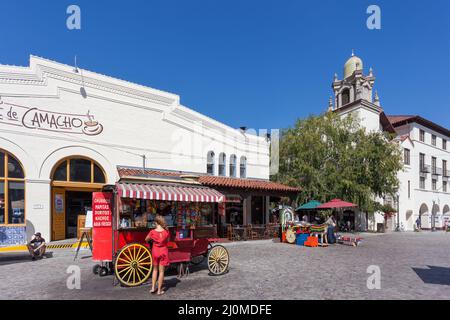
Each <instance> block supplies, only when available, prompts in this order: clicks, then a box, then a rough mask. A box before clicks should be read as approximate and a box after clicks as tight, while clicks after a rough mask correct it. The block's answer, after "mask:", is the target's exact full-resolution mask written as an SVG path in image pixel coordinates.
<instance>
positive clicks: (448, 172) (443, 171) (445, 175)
mask: <svg viewBox="0 0 450 320" xmlns="http://www.w3.org/2000/svg"><path fill="white" fill-rule="evenodd" d="M442 175H443V176H444V177H450V170H442Z"/></svg>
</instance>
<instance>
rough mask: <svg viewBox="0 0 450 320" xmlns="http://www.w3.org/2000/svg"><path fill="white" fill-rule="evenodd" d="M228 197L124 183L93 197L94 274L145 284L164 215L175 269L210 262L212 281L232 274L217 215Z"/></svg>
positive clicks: (213, 192) (194, 188) (182, 187)
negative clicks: (151, 235) (153, 236)
mask: <svg viewBox="0 0 450 320" xmlns="http://www.w3.org/2000/svg"><path fill="white" fill-rule="evenodd" d="M223 201H224V196H223V195H222V194H221V193H219V192H218V191H216V190H214V189H210V188H207V187H203V186H201V185H189V184H180V183H173V184H168V183H164V184H160V183H141V182H140V183H135V182H120V183H117V184H116V185H115V186H106V187H105V188H104V189H103V192H95V193H93V202H92V206H93V236H92V242H93V260H94V261H97V262H98V264H96V265H95V266H94V270H93V271H94V273H96V274H99V275H100V276H105V275H107V274H114V275H115V277H116V278H117V279H118V281H119V282H120V283H121V284H122V285H125V286H138V285H141V284H142V283H144V282H146V281H147V280H148V278H149V277H150V274H151V270H152V254H151V250H150V244H148V243H146V242H145V237H146V235H147V234H148V232H149V231H150V230H151V229H152V228H154V224H153V219H154V218H155V216H156V214H159V215H162V216H163V217H164V219H165V220H166V222H167V224H168V229H169V232H170V235H171V238H170V242H169V259H170V262H171V264H172V265H179V264H181V263H192V264H199V263H202V262H203V261H204V259H206V260H207V265H208V269H209V271H210V274H211V275H222V274H224V273H226V272H227V271H228V267H229V263H230V258H229V254H228V251H227V249H226V248H225V247H224V246H222V245H218V244H214V245H213V243H215V242H218V241H219V240H220V239H219V238H217V225H215V222H216V219H217V213H218V210H219V207H220V206H219V205H218V204H220V203H222V202H223Z"/></svg>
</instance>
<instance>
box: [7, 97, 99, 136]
mask: <svg viewBox="0 0 450 320" xmlns="http://www.w3.org/2000/svg"><path fill="white" fill-rule="evenodd" d="M0 123H4V124H8V125H13V126H19V127H24V128H27V129H37V130H45V131H54V132H65V133H71V134H84V135H88V136H95V135H98V134H100V133H102V131H103V125H102V124H100V123H99V122H98V121H96V120H95V117H94V116H93V115H92V114H90V112H89V111H88V112H87V113H86V114H70V113H59V112H53V111H48V110H42V109H39V108H30V107H24V106H19V105H15V104H11V103H5V102H2V101H1V100H0Z"/></svg>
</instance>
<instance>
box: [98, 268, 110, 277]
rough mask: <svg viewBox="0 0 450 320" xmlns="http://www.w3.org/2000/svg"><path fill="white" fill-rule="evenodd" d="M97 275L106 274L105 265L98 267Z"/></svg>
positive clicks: (102, 275)
mask: <svg viewBox="0 0 450 320" xmlns="http://www.w3.org/2000/svg"><path fill="white" fill-rule="evenodd" d="M98 275H99V276H100V277H106V276H107V275H108V268H107V267H100V268H99V270H98Z"/></svg>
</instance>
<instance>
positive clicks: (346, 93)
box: [342, 89, 350, 106]
mask: <svg viewBox="0 0 450 320" xmlns="http://www.w3.org/2000/svg"><path fill="white" fill-rule="evenodd" d="M349 102H350V90H349V89H344V91H342V105H343V106H345V105H346V104H347V103H349Z"/></svg>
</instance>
